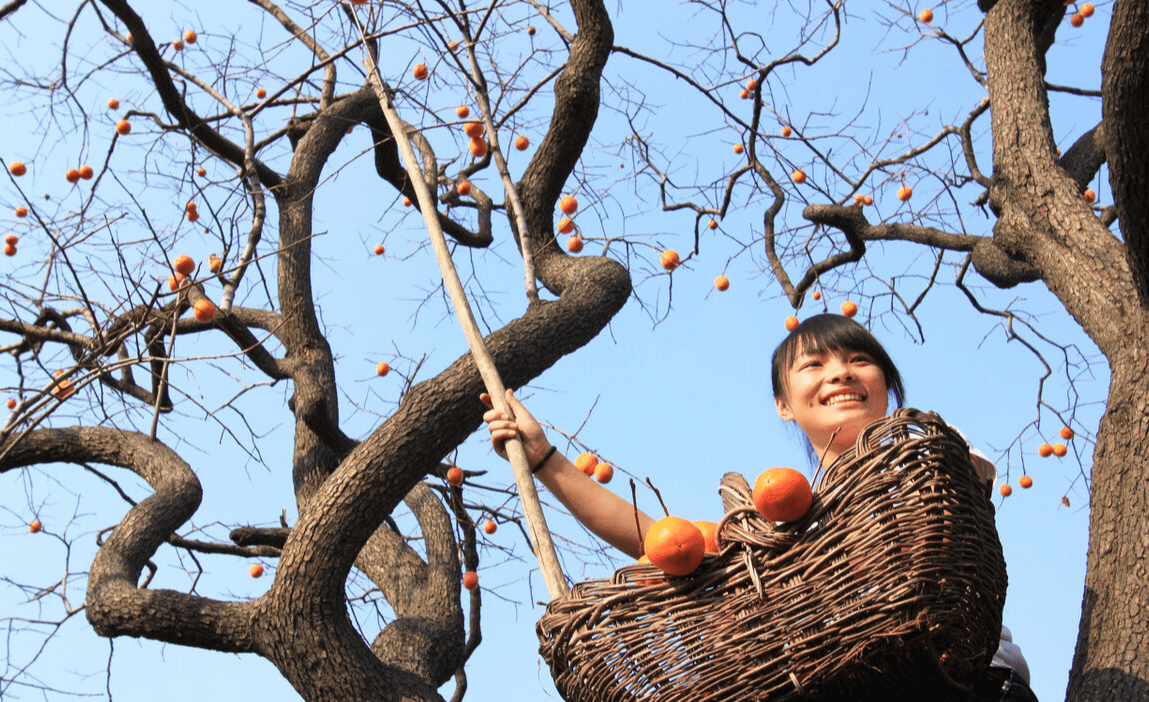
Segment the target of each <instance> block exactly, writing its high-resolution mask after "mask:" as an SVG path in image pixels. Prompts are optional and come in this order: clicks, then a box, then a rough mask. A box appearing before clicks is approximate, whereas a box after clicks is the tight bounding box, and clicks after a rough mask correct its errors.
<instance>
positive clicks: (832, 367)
mask: <svg viewBox="0 0 1149 702" xmlns="http://www.w3.org/2000/svg"><path fill="white" fill-rule="evenodd" d="M826 371H827V374H828V375H829V378H830V380H831V381H833V382H841V381H844V380H852V379H853V377H854V374H853V372H851V371H850V366H849V364H847V363H843V362H842V361H830V362H829V363H828V364H827V366H826Z"/></svg>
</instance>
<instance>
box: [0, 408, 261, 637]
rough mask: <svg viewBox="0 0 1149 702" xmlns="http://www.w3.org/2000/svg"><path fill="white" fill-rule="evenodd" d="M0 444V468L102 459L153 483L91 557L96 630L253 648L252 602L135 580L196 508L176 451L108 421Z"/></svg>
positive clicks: (91, 613)
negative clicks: (198, 594) (147, 494)
mask: <svg viewBox="0 0 1149 702" xmlns="http://www.w3.org/2000/svg"><path fill="white" fill-rule="evenodd" d="M0 451H2V452H0V473H2V472H5V471H8V470H10V469H13V468H19V467H22V466H28V465H34V464H48V463H104V464H108V465H115V466H120V467H123V468H127V469H129V470H131V471H132V472H134V473H136V474H137V475H138V476H140V477H141V478H143V479H144V480H145V481H147V483H148V484H149V485H150V486H151V487H152V489H153V490H155V492H154V493H153V494H152V495H151V496H150V497H148V498H147V499H145V500H143V501H141V502H140V503H139V504H137V505H134V506H133V507H132V508H131V509H129V510H128V513H127V514H126V515H125V516H124V519H123V520H122V521H121V522H120V523H119V524H118V525H117V526H116V528H115V530H114V531H113V532H112V535H111V536H110V537H109V538H108V539H107V540H106V541H105V542H104V543H103V545H102V546H101V547H100V550H99V551H98V552H97V554H96V558H95V560H94V561H93V562H92V569H91V572H90V573H89V575H88V602H87V610H86V612H87V616H88V621H90V622H91V623H92V626H93V628H95V630H96V632H97V633H99V634H100V635H101V636H109V637H111V636H135V637H144V638H149V639H155V640H157V641H166V642H169V643H178V644H182V645H186V646H196V647H200V648H209V649H213V650H216V651H232V652H245V651H251V650H252V641H251V637H250V632H249V630H248V619H249V618H250V616H251V614H252V612H253V611H254V610H253V607H252V605H251V603H236V602H219V601H216V600H211V599H207V598H203V597H195V596H192V595H187V594H184V593H181V592H176V591H174V590H143V589H140V588H139V587H138V586H137V583H138V582H139V579H140V575H141V574H142V572H143V569H144V567H145V565H146V564H147V563H148V561H149V559H151V558H152V556H153V555H154V554H155V552H156V549H158V548H159V546H160V545H161V544H163V543H166V542H167V541H168V540H169V538H171V536H172V534H173V533H174V531H175V529H176V528H178V527H179V526H180V525H181V524H183V523H185V522H186V521H187V520H188V519H190V518H191V516H192V514H194V513H195V511H196V509H197V508H198V507H199V503H200V498H201V490H200V484H199V480H197V479H196V476H195V474H194V473H193V472H192V471H191V468H190V467H189V466H188V465H187V463H185V462H184V461H183V459H181V458H180V457H179V455H178V454H176V453H175V452H174V451H172V450H171V449H170V448H168V447H167V446H165V445H164V444H162V443H159V442H157V441H153V440H151V439H149V438H148V437H147V436H145V435H143V434H140V433H138V432H128V431H121V430H118V429H110V428H69V429H39V430H35V431H31V432H27V433H25V434H22V435H19V436H17V437H15V438H13V439H11V440H9V441H8V442H7V443H6V444H4V445H3V446H2V447H0Z"/></svg>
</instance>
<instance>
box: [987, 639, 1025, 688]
mask: <svg viewBox="0 0 1149 702" xmlns="http://www.w3.org/2000/svg"><path fill="white" fill-rule="evenodd" d="M990 665H991V666H994V667H997V668H1013V672H1014V674H1016V675H1017V676H1018V677H1019V678H1021V679H1022V680H1024V681H1025V684H1026V685H1028V684H1029V664H1028V663H1026V662H1025V656H1023V655H1021V647H1020V646H1018V645H1017V644H1015V643H1014V642H1013V632H1011V631H1010V630H1009V627H1007V626H1005V625H1004V624H1003V625H1002V626H1001V642H1000V643H998V645H997V653H995V654H993V662H992V663H990Z"/></svg>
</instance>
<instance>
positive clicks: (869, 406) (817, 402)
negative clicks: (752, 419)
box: [774, 348, 890, 463]
mask: <svg viewBox="0 0 1149 702" xmlns="http://www.w3.org/2000/svg"><path fill="white" fill-rule="evenodd" d="M783 387H784V391H783V392H781V393H779V394H778V395H777V396H776V397H775V400H774V402H775V404H776V405H777V407H778V416H780V417H781V418H782V419H784V420H786V421H790V420H793V421H795V422H797V423H798V426H799V427H800V428H801V429H802V431H803V432H804V433H805V434H806V437H807V438H808V439H809V440H810V443H811V445H813V447H814V451H815V453H816V454H817V455H818V456H819V458H822V457H823V456H824V458H823V461H824V462H825V463H829V462H830V461H832V460H834V459H835V458H837V456H838V454H840V453H842V452H843V451H845V450H846V449H847V448H848V447H850V446H851V445H852V444H853V443H854V440H855V439H856V438H857V437H858V432H859V431H861V429H862V427H864V426H866V425H867V424H869V423H870V422H872V421H875V420H877V419H881V418H882V417H884V416H886V410H887V409H888V407H889V402H890V397H889V388H888V387H887V385H886V377H885V373H884V372H883V371H882V368H881V366H879V365H878V363H877V362H876V361H875V359H874V358H873V357H872V356H871V355H870V354H868V353H865V352H863V351H854V350H852V349H847V348H837V349H823V350H820V351H817V350H807V349H806V348H799V349H798V351H797V353H796V354H795V355H794V359H793V361H792V362H791V363H790V366H789V368H786V369H784V377H783ZM835 432H837V433H836V434H835ZM831 439H832V441H831Z"/></svg>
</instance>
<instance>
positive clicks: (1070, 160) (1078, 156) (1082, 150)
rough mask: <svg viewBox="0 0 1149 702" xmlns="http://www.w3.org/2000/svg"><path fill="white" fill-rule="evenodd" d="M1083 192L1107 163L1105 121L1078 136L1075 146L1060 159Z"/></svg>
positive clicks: (1062, 165)
mask: <svg viewBox="0 0 1149 702" xmlns="http://www.w3.org/2000/svg"><path fill="white" fill-rule="evenodd" d="M1058 163H1059V164H1061V167H1062V168H1064V169H1065V172H1066V173H1068V174H1069V177H1070V178H1072V179H1073V182H1075V183H1077V187H1078V189H1079V190H1080V191H1081V192H1085V188H1086V187H1088V185H1089V181H1091V180H1093V178H1094V176H1096V175H1097V172H1098V171H1100V170H1101V167H1102V166H1103V165H1105V123H1104V122H1099V123H1098V124H1097V126H1096V127H1094V128H1093V129H1090V130H1089V131H1088V132H1085V133H1084V134H1082V135H1081V136H1079V137H1077V141H1075V142H1073V146H1071V147H1069V149H1068V150H1067V151H1066V152H1065V153H1064V154H1062V156H1061V159H1060V160H1059V161H1058Z"/></svg>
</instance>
